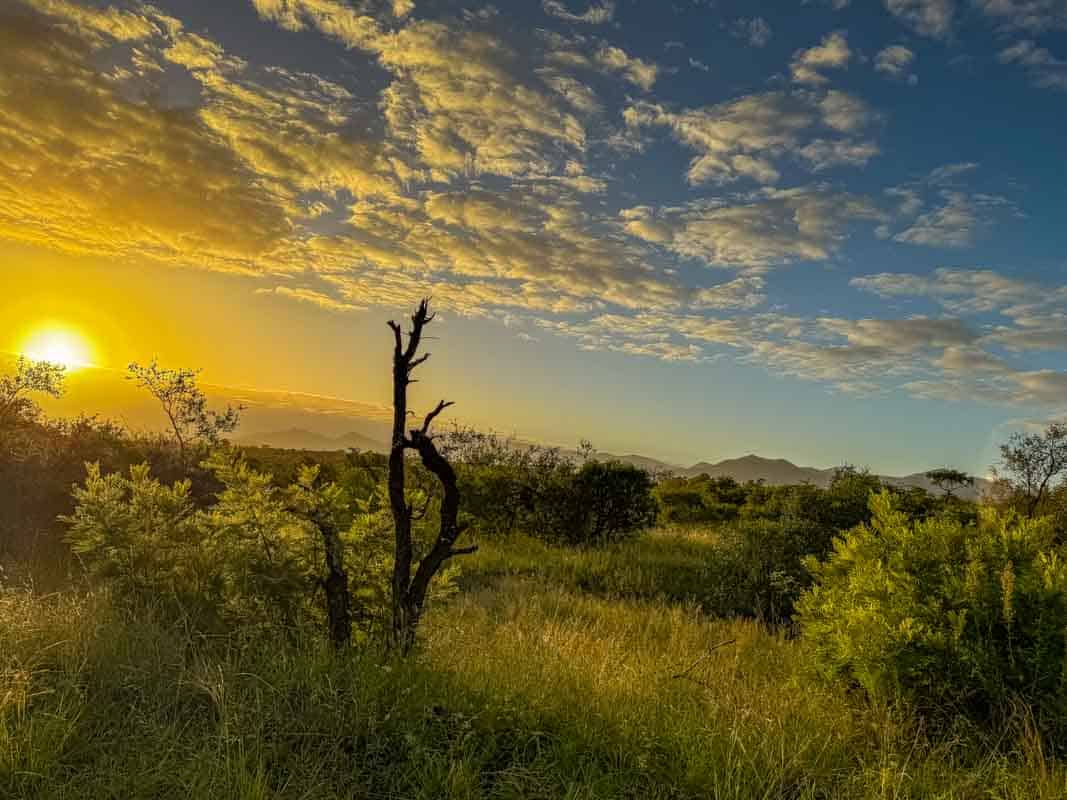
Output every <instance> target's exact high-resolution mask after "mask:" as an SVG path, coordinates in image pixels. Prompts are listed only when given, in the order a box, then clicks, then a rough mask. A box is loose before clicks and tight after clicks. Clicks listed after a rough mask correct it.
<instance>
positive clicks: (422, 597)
mask: <svg viewBox="0 0 1067 800" xmlns="http://www.w3.org/2000/svg"><path fill="white" fill-rule="evenodd" d="M433 319H434V315H433V314H431V313H430V309H429V300H423V301H422V302H421V303H419V307H418V309H417V310H416V311H415V313H414V314H413V315H412V316H411V330H410V331H408V334H407V344H406V345H405V343H404V334H403V332H402V331H401V328H400V325H399V324H398V323H396V322H390V323H389V327H390V328H391V329H392V331H393V338H394V344H395V346H394V349H393V439H392V445H391V447H390V450H389V505H390V507H391V508H392V512H393V525H394V531H395V540H396V550H395V560H394V562H393V586H392V590H393V625H392V640H391V643H392V646H393V647H394V648H396V649H397V650H399V651H400V652H401V653H407V652H408V651H409V650H410V649H411V646H412V644H414V642H415V631H416V628H417V627H418V624H419V618H420V617H421V615H422V610H423V606H424V605H425V602H426V595H427V593H428V592H429V589H430V583H431V581H432V580H433V578H434V576H435V575H436V574H437V573H438V571H439V570H440V569H441V567H442V566H444V564H445V562H446V561H448V560H449V559H450V558H452V557H453V556H458V555H466V554H468V553H473V552H474V551H475V550H476V549H477V548H476V547H466V548H457V547H456V546H455V544H456V540H457V539H458V538H459V536H460V534H461V533H463V527H461V526H460V524H459V521H458V517H459V487H458V485H457V482H456V473H455V470H453V469H452V465H451V464H449V463H448V460H447V459H446V458H445V457H444V456H442V455H441V454H440V453H439V452H438V450H437V447H436V445H434V441H433V437H432V436H431V435H430V426H431V425H432V424H433V421H434V420H435V419H436V418H437V416H438V415H440V413H441V412H442V411H444V410H445V409H446V408H448V407H449V406H451V405H452V403H449V402H445V401H444V400H442V401H441V402H440V403H438V404H437V406H436V407H435V408H434V410H433V411H431V412H430V413H429V414H427V415H426V418H425V419H424V420H423V422H422V426H421V427H419V428H412V429H411V430H410V431H405V427H406V425H407V418H408V386H409V385H410V384H411V383H414V382H415V381H414V380H413V379H412V377H411V373H412V372H413V371H414V370H415V368H416V367H418V366H419V365H420V364H423V363H425V362H426V360H427V359H428V358H429V357H430V354H429V353H426V354H424V355H421V356H420V355H418V351H419V345H420V344H421V342H422V335H423V330H424V329H425V327H426V326H427V325H429V324H430V323H431V322H432V321H433ZM407 450H414V451H415V452H416V453H418V454H419V458H420V459H421V460H422V464H423V466H424V467H426V469H427V470H429V471H430V472H431V473H433V474H434V475H435V476H436V477H437V480H438V481H439V482H440V483H441V489H442V491H443V493H444V494H443V497H442V500H441V511H440V525H439V528H438V531H437V538H436V540H435V541H434V543H433V546H432V547H431V548H430V551H429V552H428V553H427V554H426V555H425V556H423V557H422V559H421V560H420V561H419V562H418V564H417V565H415V563H414V560H415V554H414V545H413V542H412V538H411V523H412V519H413V518H414V514H415V511H414V508H413V507H412V505H411V504H410V503H408V501H407V497H406V496H405V491H404V490H405V474H404V455H405V452H406V451H407Z"/></svg>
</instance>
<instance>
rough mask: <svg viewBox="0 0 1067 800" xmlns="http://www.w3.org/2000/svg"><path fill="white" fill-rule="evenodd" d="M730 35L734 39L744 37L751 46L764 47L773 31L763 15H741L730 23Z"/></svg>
mask: <svg viewBox="0 0 1067 800" xmlns="http://www.w3.org/2000/svg"><path fill="white" fill-rule="evenodd" d="M730 35H731V36H733V37H734V38H735V39H744V40H745V41H746V42H748V43H749V44H750V45H752V46H753V47H766V46H767V44H768V42H770V41H771V37H772V36H773V35H774V31H773V30H772V29H771V26H770V24H769V23H768V22H767V20H765V19H764V18H763V17H752V18H745V17H741V18H740V19H735V20H734V21H733V22H732V23H731V24H730Z"/></svg>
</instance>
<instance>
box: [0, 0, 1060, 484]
mask: <svg viewBox="0 0 1067 800" xmlns="http://www.w3.org/2000/svg"><path fill="white" fill-rule="evenodd" d="M1061 6H1062V4H1056V3H1054V2H1051V0H1050V1H1049V2H1046V0H1025V2H1023V0H998V1H997V2H995V3H994V2H988V1H987V0H969V1H968V2H967V3H964V2H962V0H960V1H959V2H957V0H907V2H901V0H883V2H880V3H879V2H874V3H865V4H860V3H848V2H844V3H841V2H834V3H829V2H826V3H797V2H793V0H788V2H786V0H751V1H749V0H746V2H741V0H721V1H720V2H717V3H707V2H694V3H673V4H669V3H617V2H609V1H608V0H600V1H598V2H578V1H577V0H574V2H559V0H543V2H533V0H530V1H529V2H525V1H524V2H519V1H518V0H516V1H515V2H498V3H496V4H487V3H484V2H460V0H419V2H413V1H412V0H247V1H246V2H244V1H243V2H237V0H234V2H231V3H221V4H220V3H214V2H209V1H208V0H160V1H159V2H156V3H153V4H147V3H144V2H141V1H140V0H121V1H120V2H102V0H8V2H5V3H4V4H3V7H2V8H0V352H7V353H8V354H11V353H17V352H27V351H32V352H34V353H38V354H48V353H52V354H54V355H57V357H65V358H67V359H68V360H71V361H72V362H73V361H77V362H79V363H78V364H77V365H76V366H82V365H81V362H84V361H91V362H92V364H93V365H94V367H95V368H96V371H95V373H93V374H95V376H96V377H95V378H94V379H92V380H91V379H90V377H89V373H92V372H93V371H92V370H86V369H84V368H82V369H79V370H78V373H79V374H80V376H78V377H77V380H76V381H75V380H74V378H75V377H76V376H75V375H73V374H72V383H77V384H78V385H80V386H82V387H83V388H84V387H86V386H88V385H89V384H90V383H92V382H93V380H96V381H97V384H98V385H99V386H103V385H104V384H106V383H107V382H108V380H110V381H111V382H112V384H114V386H116V387H117V386H120V385H121V380H120V378H121V372H122V370H123V368H124V366H125V365H126V364H128V363H129V362H131V361H147V360H149V359H151V358H158V359H159V360H160V361H161V362H162V363H164V364H167V365H172V366H191V367H197V368H202V369H203V379H204V380H205V381H207V382H209V383H211V384H212V385H214V386H216V387H220V388H219V390H218V391H219V392H220V397H221V396H229V397H237V396H240V395H241V393H242V392H244V393H245V394H247V393H248V392H250V391H253V390H254V391H256V392H258V393H259V394H258V395H257V396H258V397H260V398H261V399H262V398H264V397H270V398H275V399H274V400H270V401H269V402H268V401H263V403H261V406H266V405H270V404H272V403H273V404H275V405H278V406H279V407H281V408H284V409H287V410H286V411H285V414H286V415H288V416H285V417H284V420H283V419H282V417H279V416H278V415H273V416H272V415H271V414H267V413H266V412H262V413H259V412H254V413H252V414H251V415H250V417H249V423H250V424H252V425H255V426H267V425H273V424H276V423H279V422H281V421H285V422H286V423H290V422H293V423H294V424H296V422H299V423H300V424H306V425H307V426H308V427H315V426H316V425H326V424H328V425H329V426H336V425H337V424H340V423H338V422H337V418H338V414H327V413H326V412H327V411H330V410H333V411H337V410H340V411H341V412H343V413H349V412H351V413H353V414H357V412H358V413H364V412H367V409H369V408H378V407H380V406H381V405H382V404H383V403H384V402H386V401H387V399H388V396H389V393H388V380H389V364H388V359H389V341H390V339H389V332H388V330H387V329H386V328H385V325H384V322H385V320H387V319H389V318H391V317H399V316H402V315H405V314H406V313H409V311H410V309H411V307H413V305H414V304H415V303H416V302H417V300H418V299H419V298H420V297H422V296H423V295H426V294H430V295H432V296H433V299H434V303H435V306H436V307H437V308H438V309H439V310H440V311H441V321H440V323H439V324H438V325H436V326H435V330H434V331H433V333H434V335H435V336H436V337H438V338H437V339H435V340H433V341H432V342H431V346H432V349H433V350H434V359H433V360H432V361H431V363H430V364H429V365H428V367H427V368H426V370H425V373H424V374H423V375H422V379H423V383H422V384H420V385H419V386H418V388H417V393H418V396H417V398H416V399H417V402H420V403H426V404H432V403H433V402H436V400H437V399H438V397H440V396H444V397H448V398H449V399H452V400H455V401H456V402H457V404H458V405H457V414H458V416H459V418H460V419H462V420H463V421H466V422H470V423H473V424H476V425H479V426H481V427H492V428H495V429H497V430H502V431H505V432H512V431H514V432H517V433H519V434H520V435H523V436H526V437H530V438H539V439H542V440H546V441H550V442H555V443H560V444H565V445H571V446H573V444H574V443H575V442H576V441H577V439H578V438H579V437H587V438H590V439H592V440H593V441H594V442H595V443H596V444H598V445H599V446H601V447H602V448H603V449H607V450H611V451H615V452H622V451H641V452H644V453H648V454H650V455H658V456H662V457H666V458H670V459H673V460H677V461H695V460H697V459H701V458H707V459H716V458H722V457H727V456H732V455H739V454H741V453H744V452H748V451H757V452H761V453H764V454H766V455H783V456H787V457H790V458H793V459H794V460H797V461H806V462H808V463H814V464H817V465H820V466H823V465H829V464H833V463H840V462H842V461H846V460H847V461H857V462H860V463H871V464H872V465H873V466H875V467H877V468H879V469H881V470H883V471H896V472H906V471H912V470H918V469H924V468H926V467H928V466H931V465H939V464H950V463H951V464H955V465H959V466H964V467H966V468H968V469H973V470H975V471H980V470H982V469H984V466H985V464H986V463H987V462H988V459H989V457H990V453H991V452H992V449H993V444H994V443H995V441H996V440H997V439H998V437H1001V436H1002V435H1003V434H1004V432H1005V431H1006V430H1008V429H1010V428H1011V427H1013V426H1017V425H1019V424H1024V423H1025V422H1027V421H1032V420H1040V419H1044V418H1047V417H1048V416H1050V415H1056V414H1058V413H1060V411H1061V409H1063V408H1065V407H1067V406H1065V404H1064V403H1063V401H1062V397H1063V391H1064V389H1065V388H1067V359H1065V357H1064V356H1065V355H1067V324H1065V320H1067V283H1065V281H1064V277H1063V274H1064V267H1065V265H1067V264H1065V262H1064V260H1063V252H1064V247H1063V244H1064V241H1063V236H1064V234H1063V226H1062V208H1063V206H1064V202H1065V200H1067V198H1065V197H1064V191H1065V190H1064V187H1065V186H1067V180H1064V178H1065V177H1067V176H1064V174H1063V169H1064V167H1063V164H1064V158H1063V140H1062V119H1061V118H1060V115H1059V113H1058V111H1057V109H1058V108H1059V106H1060V105H1062V97H1063V95H1062V90H1063V89H1065V88H1067V72H1065V71H1064V67H1063V65H1064V63H1065V61H1064V59H1063V54H1064V53H1065V52H1067V42H1065V41H1064V39H1065V31H1067V14H1065V13H1064V12H1063V11H1062V8H1061ZM998 103H1000V104H1001V105H1000V106H998ZM1004 104H1008V105H1004ZM1009 105H1010V107H1011V108H1013V109H1014V112H1013V115H1012V117H1011V118H1010V119H1008V118H1005V117H1004V115H1003V114H998V113H993V112H991V110H990V109H994V108H997V107H1008V106H1009ZM42 337H44V338H42ZM64 337H65V338H64ZM64 354H66V356H64ZM287 393H288V394H287ZM113 394H114V398H115V402H114V403H112V405H111V407H110V408H109V407H108V402H107V391H104V390H102V389H101V390H99V391H94V392H89V391H88V389H85V393H84V394H82V395H76V393H73V394H72V398H71V399H70V400H68V405H67V406H66V407H65V408H69V407H71V406H72V405H74V404H76V403H77V402H78V397H83V398H87V397H90V396H91V397H92V398H93V402H94V403H96V404H97V405H99V406H100V407H99V408H91V409H88V410H92V411H101V412H103V413H108V412H109V411H111V412H116V413H118V412H121V413H133V412H131V411H129V408H128V407H127V406H125V405H123V404H122V403H125V402H126V401H122V403H120V402H119V400H118V399H117V398H118V397H119V395H120V394H121V392H120V390H119V389H118V388H115V389H114V392H113ZM291 396H300V397H305V398H307V397H316V398H333V399H334V400H331V401H330V402H332V403H334V404H335V405H336V406H337V407H336V408H332V409H328V408H324V407H323V405H322V403H321V402H319V401H315V402H308V403H304V404H303V405H301V404H300V403H297V404H296V406H299V407H300V408H302V409H303V411H305V412H306V418H301V419H297V418H296V417H295V416H293V415H292V414H291V413H290V412H291V411H292V409H293V408H294V407H295V406H294V405H293V404H292V403H290V402H289V401H288V400H285V399H284V398H286V397H291ZM86 402H88V401H86ZM351 404H355V405H351ZM326 405H327V406H328V405H330V403H326ZM139 413H140V412H138V414H139ZM257 413H259V416H257ZM368 413H369V412H368ZM357 415H358V414H357ZM324 420H326V422H324Z"/></svg>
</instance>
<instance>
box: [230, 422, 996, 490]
mask: <svg viewBox="0 0 1067 800" xmlns="http://www.w3.org/2000/svg"><path fill="white" fill-rule="evenodd" d="M383 432H384V431H383ZM375 433H377V431H375ZM235 441H236V442H237V443H238V444H244V445H250V446H251V445H258V446H263V447H276V448H278V449H280V450H308V451H311V452H329V451H334V450H348V449H350V448H355V449H357V450H362V451H370V452H375V453H387V452H388V451H389V445H388V444H386V438H385V437H384V436H383V437H382V438H381V439H378V438H376V437H374V436H370V435H367V434H366V433H359V432H356V431H352V432H349V433H346V434H344V435H342V436H326V435H324V434H321V433H314V432H312V431H308V430H304V429H303V428H290V429H288V430H282V431H273V432H267V433H250V434H245V435H243V436H238V437H236V439H235ZM563 454H564V455H565V456H568V457H571V458H577V457H578V456H577V453H576V452H574V451H569V450H564V451H563ZM597 456H598V457H599V458H602V459H612V460H617V461H623V462H625V463H627V464H633V465H634V466H636V467H640V468H641V469H645V470H648V471H649V472H652V473H655V474H671V475H678V476H682V477H695V476H697V475H703V474H707V475H710V476H711V477H713V478H719V477H731V478H733V479H734V480H736V481H738V482H740V483H744V482H746V481H764V482H765V483H768V484H771V485H772V486H786V485H789V484H798V483H810V484H812V485H814V486H820V487H824V488H825V487H826V486H829V485H830V481H831V480H832V479H833V477H834V469H818V468H816V467H799V466H797V465H796V464H794V463H793V462H791V461H786V460H785V459H784V458H763V457H762V456H757V455H747V456H743V457H742V458H728V459H726V460H725V461H718V462H716V463H710V462H707V461H701V462H698V463H696V464H693V465H692V466H691V467H683V466H679V465H677V464H670V463H668V462H666V461H660V460H658V459H655V458H649V457H648V456H642V455H637V454H633V453H631V454H628V455H623V456H617V455H612V454H610V453H598V454H597ZM879 477H880V478H881V479H882V481H883V482H885V483H887V484H890V485H893V486H917V487H919V488H921V489H926V490H927V491H928V492H931V493H934V494H938V493H940V491H941V490H940V489H938V488H937V487H936V486H934V485H933V484H932V483H931V482H930V481H929V480H928V479H927V477H926V476H925V475H924V474H923V473H921V472H917V473H915V474H914V475H904V476H900V477H898V476H892V475H881V476H879ZM989 485H990V484H989V481H987V480H985V479H983V478H979V479H977V480H976V481H975V488H974V489H969V488H965V489H962V490H960V491H958V492H957V493H956V494H957V495H958V496H960V497H964V498H971V499H973V498H976V497H977V496H978V495H979V494H981V493H982V492H983V491H985V489H987V488H988V487H989Z"/></svg>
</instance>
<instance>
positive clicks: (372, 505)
mask: <svg viewBox="0 0 1067 800" xmlns="http://www.w3.org/2000/svg"><path fill="white" fill-rule="evenodd" d="M204 466H205V468H206V469H207V470H208V471H209V472H210V473H211V474H212V475H213V476H214V477H215V479H216V480H217V481H218V482H219V484H220V485H221V486H222V489H221V491H220V492H219V493H218V495H217V496H216V498H215V501H214V502H213V503H211V504H209V505H207V506H205V507H204V508H200V507H198V506H197V504H196V503H194V501H193V498H192V496H191V494H190V488H189V482H188V481H179V482H177V483H175V484H173V485H167V484H164V483H161V482H160V481H159V480H158V479H157V478H155V477H154V476H153V475H152V474H151V471H150V470H149V468H148V467H147V466H146V465H140V466H136V467H133V468H131V469H130V471H129V473H128V474H121V473H110V474H104V473H103V472H102V471H101V469H100V467H99V466H98V465H91V466H90V467H89V471H88V476H87V478H86V481H85V484H84V485H83V486H79V487H75V489H74V500H75V508H74V511H73V512H72V513H71V514H70V515H69V516H68V517H66V518H65V522H66V523H67V524H68V527H69V530H68V534H67V541H68V542H69V543H70V545H71V548H72V549H73V551H74V553H75V554H76V555H77V557H78V559H79V562H80V563H81V564H82V566H83V567H84V568H85V569H86V570H87V572H88V573H89V577H90V578H91V579H92V580H93V582H94V583H102V584H106V585H108V586H109V587H111V589H112V590H113V592H114V595H115V597H116V598H117V599H118V600H119V601H120V602H122V603H125V604H128V605H133V606H139V605H144V604H145V603H148V604H151V605H153V606H155V607H157V608H159V609H160V610H162V611H165V612H167V613H170V614H171V615H174V616H180V617H182V618H183V619H184V620H185V621H186V623H187V624H189V625H191V626H193V627H194V628H196V629H200V630H219V629H224V628H226V627H228V626H231V625H233V624H238V623H239V624H242V625H249V624H253V625H271V624H280V625H282V626H284V627H285V628H286V629H288V630H293V629H295V628H297V627H299V626H300V625H305V624H310V625H313V626H316V627H319V628H321V627H322V621H323V619H324V614H323V608H322V602H321V592H322V585H323V579H324V578H325V569H326V567H325V555H324V551H323V543H322V538H321V534H320V533H319V532H318V530H317V529H316V528H315V526H314V525H313V524H312V522H311V521H310V516H309V515H308V514H307V513H303V511H302V509H307V508H311V507H313V508H315V509H317V510H318V511H317V514H329V515H330V516H331V518H332V521H333V524H335V525H336V526H337V528H338V530H339V531H340V536H341V543H342V546H343V548H344V561H345V562H346V566H347V572H348V578H349V592H350V594H351V597H352V600H353V608H352V613H353V622H354V624H355V626H356V631H357V633H359V634H362V635H363V636H364V637H367V636H371V635H378V634H380V633H381V632H382V631H383V630H384V626H385V623H386V621H387V619H388V615H389V580H390V575H391V568H392V552H393V528H392V517H391V515H390V513H389V507H388V504H387V502H385V499H384V498H385V496H386V493H385V488H384V486H382V485H380V484H375V483H373V482H365V483H364V484H363V485H358V484H359V481H358V480H356V478H357V477H358V476H360V475H362V476H363V477H364V478H368V481H369V477H373V475H372V474H371V473H364V472H360V470H359V469H357V468H356V467H355V466H353V467H352V469H351V470H349V471H348V472H345V471H344V470H341V472H342V473H343V474H342V478H344V485H342V484H339V483H337V482H322V481H320V480H318V478H319V469H318V467H312V466H305V467H303V468H301V469H300V471H299V475H298V477H297V480H296V482H294V483H293V484H291V485H289V486H285V487H279V486H277V485H276V484H275V481H274V478H273V477H272V476H271V475H270V474H269V473H265V472H259V471H257V470H256V469H254V468H253V467H251V466H250V465H249V464H248V462H247V461H246V460H245V459H244V458H243V457H241V456H240V454H238V453H236V452H233V451H219V452H216V453H215V454H214V455H213V456H212V458H211V459H210V460H209V461H208V462H205V465H204ZM357 485H358V488H359V489H360V490H362V491H365V495H364V496H358V495H356V494H355V492H354V489H355V488H357ZM408 500H409V502H410V503H411V504H412V506H413V507H415V508H418V509H420V510H421V509H426V511H427V512H429V513H427V514H423V515H421V516H420V517H419V518H418V519H417V520H416V522H415V524H414V526H413V535H414V538H415V546H416V553H415V555H416V557H421V556H422V555H423V554H424V553H425V551H426V550H427V549H428V547H429V543H430V541H432V535H433V534H432V532H431V527H432V525H431V520H432V519H433V516H434V515H433V513H432V512H433V507H434V503H435V502H437V499H436V498H434V497H433V496H430V495H427V494H425V493H423V492H421V491H420V490H419V489H418V488H417V487H416V488H413V489H412V490H411V491H410V492H409V497H408ZM454 577H455V570H454V569H452V570H446V571H445V572H443V573H442V574H441V575H439V576H438V577H437V579H436V580H435V581H434V584H433V588H432V591H433V594H434V595H436V596H440V595H441V594H442V593H446V592H448V591H451V587H452V580H453V579H454Z"/></svg>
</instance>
